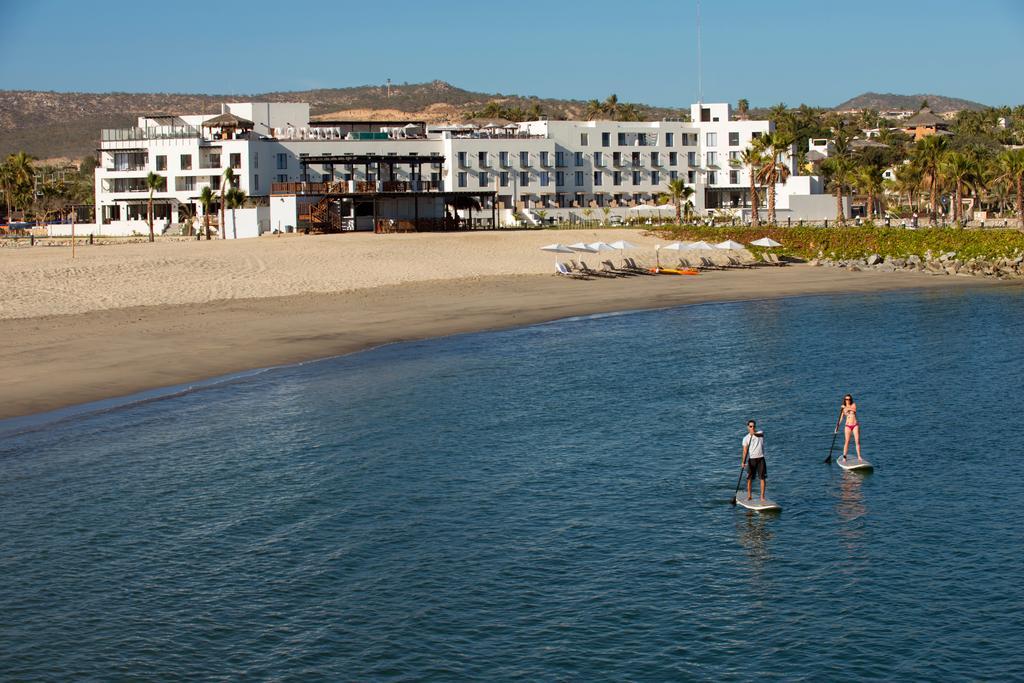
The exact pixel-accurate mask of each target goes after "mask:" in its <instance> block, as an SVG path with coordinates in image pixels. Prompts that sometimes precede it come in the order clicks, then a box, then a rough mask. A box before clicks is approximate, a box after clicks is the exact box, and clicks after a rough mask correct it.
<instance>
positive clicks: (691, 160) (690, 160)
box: [686, 152, 697, 166]
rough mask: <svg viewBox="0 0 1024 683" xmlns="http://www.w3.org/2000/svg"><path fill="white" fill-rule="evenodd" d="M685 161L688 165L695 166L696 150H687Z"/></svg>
mask: <svg viewBox="0 0 1024 683" xmlns="http://www.w3.org/2000/svg"><path fill="white" fill-rule="evenodd" d="M686 163H687V164H688V165H690V166H696V165H697V153H696V152H687V153H686Z"/></svg>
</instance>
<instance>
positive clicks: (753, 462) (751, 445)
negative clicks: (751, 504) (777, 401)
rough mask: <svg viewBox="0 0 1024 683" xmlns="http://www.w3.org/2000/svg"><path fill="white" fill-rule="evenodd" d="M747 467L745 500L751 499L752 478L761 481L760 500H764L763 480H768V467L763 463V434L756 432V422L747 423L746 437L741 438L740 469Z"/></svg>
mask: <svg viewBox="0 0 1024 683" xmlns="http://www.w3.org/2000/svg"><path fill="white" fill-rule="evenodd" d="M744 465H746V466H747V500H750V499H751V495H752V494H751V483H752V482H753V481H754V477H758V478H759V479H760V480H761V500H764V487H765V480H766V479H767V478H768V466H767V465H766V464H765V462H764V432H759V431H757V422H755V421H754V420H749V421H748V422H747V435H746V436H744V437H743V453H742V455H741V456H740V469H743V466H744Z"/></svg>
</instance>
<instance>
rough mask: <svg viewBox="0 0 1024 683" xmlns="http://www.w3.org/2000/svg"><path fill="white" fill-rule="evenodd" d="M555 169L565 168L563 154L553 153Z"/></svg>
mask: <svg viewBox="0 0 1024 683" xmlns="http://www.w3.org/2000/svg"><path fill="white" fill-rule="evenodd" d="M555 168H565V152H555Z"/></svg>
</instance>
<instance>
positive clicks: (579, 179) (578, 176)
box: [575, 171, 583, 187]
mask: <svg viewBox="0 0 1024 683" xmlns="http://www.w3.org/2000/svg"><path fill="white" fill-rule="evenodd" d="M575 180H576V187H579V186H580V185H582V184H583V171H576V178H575Z"/></svg>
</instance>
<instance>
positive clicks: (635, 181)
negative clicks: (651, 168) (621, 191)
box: [633, 171, 640, 185]
mask: <svg viewBox="0 0 1024 683" xmlns="http://www.w3.org/2000/svg"><path fill="white" fill-rule="evenodd" d="M633 184H634V185H639V184H640V171H633Z"/></svg>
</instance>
